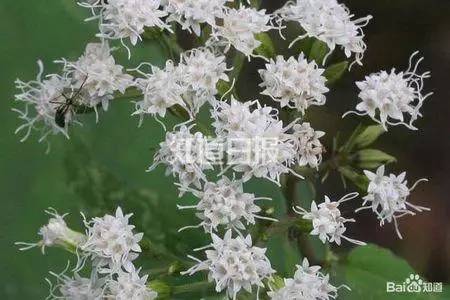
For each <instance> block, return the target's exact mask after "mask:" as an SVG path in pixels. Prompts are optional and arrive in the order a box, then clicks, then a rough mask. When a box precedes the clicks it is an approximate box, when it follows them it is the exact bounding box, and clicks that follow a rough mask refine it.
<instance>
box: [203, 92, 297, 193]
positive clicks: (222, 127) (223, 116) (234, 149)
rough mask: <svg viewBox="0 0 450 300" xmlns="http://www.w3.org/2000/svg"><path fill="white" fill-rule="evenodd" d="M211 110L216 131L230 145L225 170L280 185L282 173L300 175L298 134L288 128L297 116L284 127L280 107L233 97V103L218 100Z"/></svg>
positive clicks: (246, 178) (245, 179)
mask: <svg viewBox="0 0 450 300" xmlns="http://www.w3.org/2000/svg"><path fill="white" fill-rule="evenodd" d="M211 114H212V117H213V118H214V120H215V121H214V122H213V126H214V127H215V129H216V134H217V135H218V136H219V137H221V138H222V139H224V140H225V141H226V142H227V145H228V148H227V154H228V158H229V159H228V163H229V166H228V167H227V168H225V170H224V171H222V173H224V172H225V171H227V170H228V169H229V168H232V169H233V170H234V171H236V172H240V173H243V180H244V181H247V180H249V179H250V178H251V177H253V176H254V177H257V178H265V179H268V180H271V181H273V182H274V183H276V184H278V185H279V184H280V183H279V182H280V176H281V175H282V174H287V173H292V174H294V175H297V174H296V173H295V172H294V171H293V166H294V165H295V163H296V156H297V153H296V142H295V141H294V140H295V137H294V136H293V135H292V134H289V133H288V131H289V130H290V129H292V127H293V126H294V124H295V123H296V122H297V121H298V120H296V121H294V122H292V123H291V124H289V125H288V126H286V127H284V126H283V122H282V121H281V120H279V118H278V114H279V112H278V110H276V109H274V108H272V107H270V106H264V107H263V106H261V104H260V103H259V101H258V100H255V101H252V102H244V103H241V102H238V101H236V100H235V99H234V98H232V99H231V102H230V104H228V103H226V102H218V103H217V104H216V106H215V107H214V110H212V111H211ZM297 176H298V177H301V176H299V175H297Z"/></svg>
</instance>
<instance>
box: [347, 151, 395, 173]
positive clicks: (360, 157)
mask: <svg viewBox="0 0 450 300" xmlns="http://www.w3.org/2000/svg"><path fill="white" fill-rule="evenodd" d="M355 154H356V165H357V166H358V167H359V168H361V169H375V168H378V167H379V166H381V165H385V164H388V163H392V162H395V161H396V159H395V157H393V156H392V155H389V154H387V153H384V152H383V151H381V150H377V149H362V150H359V151H358V152H356V153H355Z"/></svg>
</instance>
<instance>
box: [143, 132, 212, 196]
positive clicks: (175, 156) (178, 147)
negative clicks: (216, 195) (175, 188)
mask: <svg viewBox="0 0 450 300" xmlns="http://www.w3.org/2000/svg"><path fill="white" fill-rule="evenodd" d="M191 128H192V126H191V127H186V126H185V125H182V126H180V127H179V129H178V130H177V131H174V132H168V133H167V134H166V139H165V141H164V142H162V143H160V149H159V151H158V152H157V153H156V154H155V157H154V163H153V165H151V166H150V167H149V169H148V171H152V170H153V169H154V168H156V166H157V165H159V164H164V165H166V166H167V170H166V174H172V175H173V176H176V177H178V180H179V183H180V185H181V186H183V187H188V186H190V185H191V184H193V185H195V186H196V187H199V188H200V187H201V182H202V181H203V182H205V181H206V176H205V174H204V171H205V170H210V169H213V167H212V165H211V163H210V161H209V160H208V157H207V153H206V151H205V147H206V146H207V143H208V141H207V139H206V137H205V136H204V135H203V134H202V133H201V132H196V133H195V134H192V133H191V132H190V129H191Z"/></svg>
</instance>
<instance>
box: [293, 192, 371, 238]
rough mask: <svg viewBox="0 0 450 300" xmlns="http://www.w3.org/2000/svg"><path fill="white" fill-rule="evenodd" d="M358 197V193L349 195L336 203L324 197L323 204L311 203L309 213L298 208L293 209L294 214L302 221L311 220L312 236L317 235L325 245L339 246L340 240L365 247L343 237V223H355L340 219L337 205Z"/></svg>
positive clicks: (350, 220)
mask: <svg viewBox="0 0 450 300" xmlns="http://www.w3.org/2000/svg"><path fill="white" fill-rule="evenodd" d="M356 197H358V193H351V194H348V195H345V196H344V197H342V198H341V199H340V200H338V201H331V200H330V198H328V197H327V196H325V202H322V203H320V204H319V205H317V204H316V202H315V201H313V202H312V203H311V211H310V212H308V211H307V210H305V209H304V208H302V207H300V206H296V207H295V212H296V213H298V214H300V215H302V216H303V219H306V220H311V221H312V225H313V230H312V231H311V234H312V235H318V236H319V239H320V240H321V241H322V242H323V243H326V242H327V241H329V242H330V243H333V242H334V243H336V244H338V245H340V244H341V239H344V240H347V241H349V242H351V243H354V244H357V245H365V243H364V242H360V241H357V240H354V239H351V238H349V237H346V236H344V233H345V231H346V230H347V229H346V228H345V223H348V222H355V220H354V219H346V218H344V217H342V215H341V211H340V210H339V205H340V204H341V203H343V202H345V201H348V200H352V199H355V198H356Z"/></svg>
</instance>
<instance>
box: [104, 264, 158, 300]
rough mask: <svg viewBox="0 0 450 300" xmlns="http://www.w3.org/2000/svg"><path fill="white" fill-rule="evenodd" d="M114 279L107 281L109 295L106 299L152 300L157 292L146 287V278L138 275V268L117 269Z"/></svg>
mask: <svg viewBox="0 0 450 300" xmlns="http://www.w3.org/2000/svg"><path fill="white" fill-rule="evenodd" d="M115 277H116V278H115V279H114V280H110V281H109V282H107V286H108V289H109V295H108V296H107V297H106V299H114V300H153V299H156V297H157V296H158V294H157V293H156V292H155V291H153V290H152V289H151V288H149V287H147V278H148V276H147V275H145V276H143V277H140V276H139V270H131V272H124V271H119V272H118V273H117V274H115Z"/></svg>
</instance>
